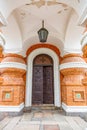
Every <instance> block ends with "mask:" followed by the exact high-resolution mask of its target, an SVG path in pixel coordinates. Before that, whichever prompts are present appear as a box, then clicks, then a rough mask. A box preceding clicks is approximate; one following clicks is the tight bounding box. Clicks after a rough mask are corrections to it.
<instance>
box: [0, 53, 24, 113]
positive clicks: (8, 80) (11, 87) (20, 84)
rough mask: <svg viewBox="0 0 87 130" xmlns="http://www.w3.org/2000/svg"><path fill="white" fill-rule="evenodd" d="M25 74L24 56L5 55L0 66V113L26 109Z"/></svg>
mask: <svg viewBox="0 0 87 130" xmlns="http://www.w3.org/2000/svg"><path fill="white" fill-rule="evenodd" d="M25 73H26V65H25V61H24V59H23V57H22V56H20V55H17V54H7V55H4V58H3V60H2V61H1V64H0V74H1V82H0V111H8V112H20V111H21V110H22V109H23V108H24V93H25V81H24V75H25ZM4 106H6V107H4ZM2 107H3V110H2Z"/></svg>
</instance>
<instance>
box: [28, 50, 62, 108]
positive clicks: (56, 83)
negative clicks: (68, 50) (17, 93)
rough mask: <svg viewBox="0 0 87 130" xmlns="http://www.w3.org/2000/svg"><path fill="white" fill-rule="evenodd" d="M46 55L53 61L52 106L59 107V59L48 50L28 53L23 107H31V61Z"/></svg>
mask: <svg viewBox="0 0 87 130" xmlns="http://www.w3.org/2000/svg"><path fill="white" fill-rule="evenodd" d="M40 54H47V55H49V56H50V57H51V58H52V59H53V74H54V75H53V77H54V105H55V106H56V107H60V106H61V97H60V73H59V58H58V56H57V54H56V53H55V52H54V51H53V50H51V49H49V48H38V49H35V50H34V51H32V52H31V53H30V55H29V56H28V58H27V74H26V92H25V107H31V106H32V78H33V60H34V58H35V57H36V56H37V55H40Z"/></svg>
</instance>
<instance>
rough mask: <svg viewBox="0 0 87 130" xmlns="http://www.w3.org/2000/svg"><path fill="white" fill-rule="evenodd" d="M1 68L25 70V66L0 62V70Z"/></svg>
mask: <svg viewBox="0 0 87 130" xmlns="http://www.w3.org/2000/svg"><path fill="white" fill-rule="evenodd" d="M1 68H17V69H23V70H26V65H25V64H22V63H17V62H2V63H0V69H1Z"/></svg>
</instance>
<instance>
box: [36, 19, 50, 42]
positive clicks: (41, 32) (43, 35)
mask: <svg viewBox="0 0 87 130" xmlns="http://www.w3.org/2000/svg"><path fill="white" fill-rule="evenodd" d="M48 33H49V32H48V30H47V29H45V28H44V20H43V21H42V28H41V29H40V30H39V31H38V36H39V40H40V42H46V41H47V37H48Z"/></svg>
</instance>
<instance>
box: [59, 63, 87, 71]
mask: <svg viewBox="0 0 87 130" xmlns="http://www.w3.org/2000/svg"><path fill="white" fill-rule="evenodd" d="M67 68H86V69H87V63H85V62H69V63H63V64H61V65H60V70H62V69H67Z"/></svg>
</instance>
